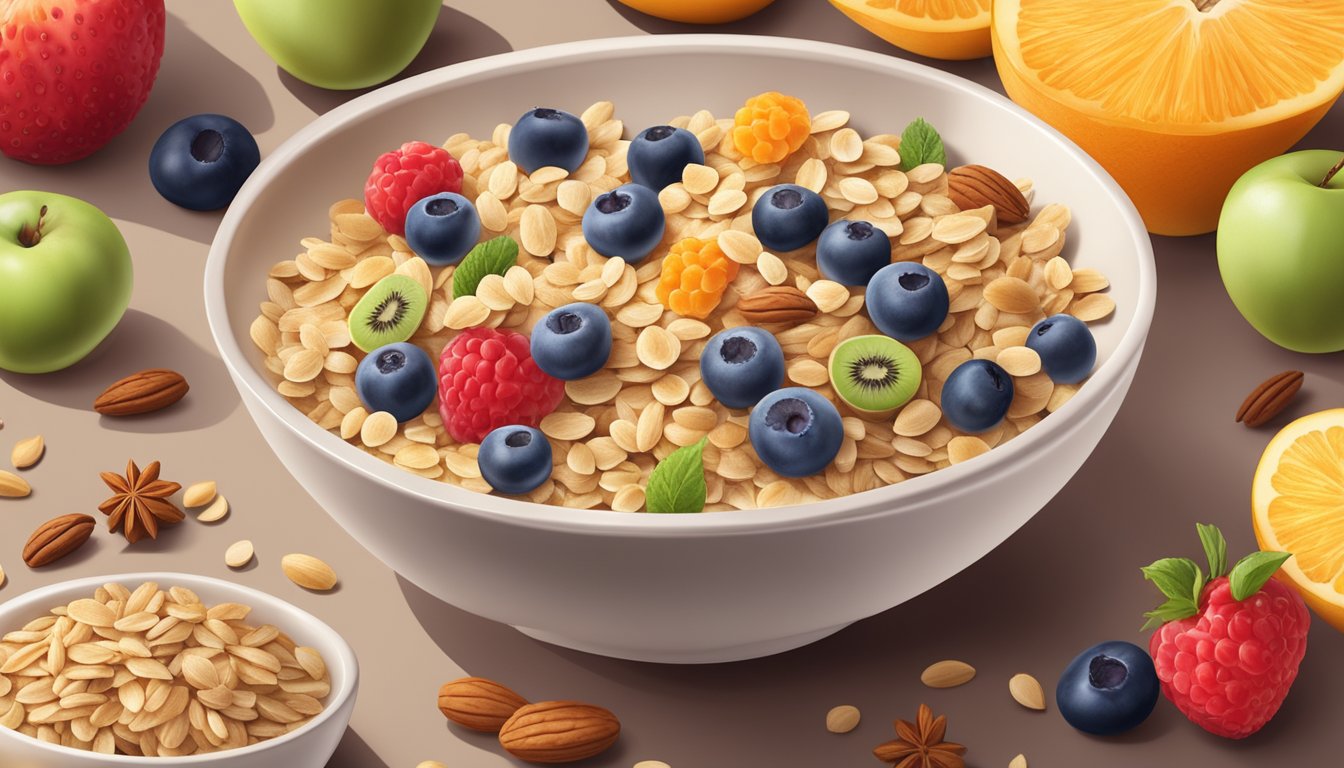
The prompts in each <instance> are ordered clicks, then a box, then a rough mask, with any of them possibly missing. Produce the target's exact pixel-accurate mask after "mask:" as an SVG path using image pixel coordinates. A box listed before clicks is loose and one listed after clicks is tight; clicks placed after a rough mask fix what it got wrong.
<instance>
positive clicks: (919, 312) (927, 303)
mask: <svg viewBox="0 0 1344 768" xmlns="http://www.w3.org/2000/svg"><path fill="white" fill-rule="evenodd" d="M864 302H865V303H866V304H867V305H868V317H869V318H871V319H872V321H873V325H876V326H877V328H878V330H880V331H882V332H883V333H885V334H886V335H888V336H890V337H892V338H893V339H897V340H899V341H918V340H920V339H922V338H924V337H925V336H928V335H929V334H930V333H933V332H934V331H936V330H938V326H940V325H942V324H943V321H944V320H946V319H947V308H948V306H949V301H948V298H947V284H946V283H944V282H943V278H942V277H941V276H939V274H938V273H937V272H934V271H933V270H932V269H929V268H928V267H926V266H924V265H923V264H917V263H915V262H911V261H900V262H897V263H895V264H888V265H887V266H885V267H883V268H881V269H879V270H878V271H877V274H875V275H873V279H872V280H869V281H868V291H867V293H866V294H865V296H864Z"/></svg>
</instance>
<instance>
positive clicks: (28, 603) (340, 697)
mask: <svg viewBox="0 0 1344 768" xmlns="http://www.w3.org/2000/svg"><path fill="white" fill-rule="evenodd" d="M146 581H153V582H156V583H158V584H161V585H162V584H169V585H171V586H180V587H186V588H188V589H193V590H194V589H196V586H194V585H193V583H192V582H194V583H195V585H202V584H204V585H205V588H207V589H218V590H220V591H224V592H228V593H229V594H230V595H231V596H232V597H236V598H241V599H240V600H239V602H244V603H246V604H247V605H249V606H251V607H252V608H256V607H258V606H263V605H264V607H265V608H266V610H268V611H272V612H275V613H280V614H285V615H287V616H289V617H294V618H297V619H299V620H300V621H303V622H305V623H308V624H310V625H311V626H312V627H313V628H314V629H315V631H316V632H317V633H320V634H326V635H327V636H328V637H327V639H329V640H332V641H333V643H332V644H333V645H334V646H335V647H336V650H337V655H336V657H335V659H331V658H325V657H324V659H323V660H324V661H325V662H326V663H327V667H328V669H331V668H333V667H335V668H337V669H339V670H340V678H341V679H340V686H339V687H333V689H332V691H331V694H330V695H328V697H327V700H326V701H325V702H323V707H322V711H321V712H320V713H318V714H317V715H316V716H314V717H313V719H312V720H309V721H308V722H307V723H306V724H304V726H303V727H302V728H299V729H298V730H294V731H290V732H289V733H286V734H285V735H283V736H277V737H275V738H273V739H268V740H266V741H263V742H259V743H257V744H251V745H248V746H246V747H239V748H238V749H229V750H223V751H220V752H210V753H207V754H203V755H185V756H182V757H136V756H134V755H100V754H97V753H94V752H87V751H85V750H82V749H73V748H71V747H64V746H61V745H59V744H49V743H47V742H45V741H39V740H38V739H34V738H32V737H29V736H25V735H23V734H21V733H19V732H17V731H11V730H10V729H8V728H0V741H3V740H5V739H17V740H19V741H21V742H22V743H23V744H26V745H28V746H30V747H37V748H39V749H43V750H46V751H48V752H51V753H53V754H55V755H58V756H60V757H62V758H64V759H79V760H88V761H90V764H91V765H92V764H100V765H101V764H104V763H106V764H110V765H135V764H143V763H144V761H146V760H150V761H153V763H154V764H155V765H207V764H211V763H217V762H224V761H226V760H232V759H235V758H239V759H241V758H248V757H252V756H254V755H259V754H262V753H264V752H266V751H267V750H269V749H274V748H276V747H279V746H281V745H283V744H286V743H288V742H291V741H297V740H299V739H302V738H304V737H305V736H307V735H308V734H311V733H313V732H315V731H316V730H317V729H318V727H319V726H321V725H322V724H324V723H326V721H328V720H330V719H331V718H332V717H334V716H335V715H336V713H337V711H339V710H341V709H342V708H343V707H344V706H345V705H346V704H347V703H348V702H349V700H350V699H351V698H353V697H354V695H355V691H356V690H357V689H358V687H359V660H358V658H357V657H356V656H355V651H354V649H353V648H352V647H351V646H350V643H348V642H347V641H346V640H345V638H344V637H342V636H341V634H340V633H339V632H337V631H336V630H335V629H333V628H332V627H331V626H330V625H329V624H327V623H326V622H324V621H322V620H321V619H319V618H317V617H316V616H314V615H313V614H311V613H309V612H307V611H305V610H303V609H302V608H299V607H298V606H296V605H294V604H293V603H290V602H288V601H287V600H283V599H281V598H279V597H276V596H275V595H272V594H270V593H268V592H262V591H261V590H259V589H254V588H252V587H247V586H243V585H241V584H235V583H234V582H231V581H225V580H223V579H217V578H214V577H213V576H201V575H199V574H191V573H175V572H171V571H144V572H138V573H117V574H110V575H106V576H85V577H81V578H77V579H68V580H66V581H59V582H56V583H55V584H48V585H46V586H42V587H37V588H35V589H31V590H29V591H27V592H24V593H23V594H21V595H19V596H17V597H13V598H10V599H9V600H6V601H4V602H3V603H0V616H9V615H13V614H15V613H17V612H21V611H24V610H26V609H29V608H35V609H37V610H40V611H43V612H45V611H49V610H50V609H51V602H52V601H53V600H59V599H60V598H58V597H56V596H57V595H60V594H63V593H67V592H73V591H75V590H85V592H86V594H92V593H93V591H94V590H96V589H97V588H98V587H101V586H103V585H104V584H107V583H109V582H136V583H137V584H142V583H144V582H146ZM26 621H31V619H26ZM333 661H335V662H336V664H333V663H332V662H333Z"/></svg>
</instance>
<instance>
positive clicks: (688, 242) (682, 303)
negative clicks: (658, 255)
mask: <svg viewBox="0 0 1344 768" xmlns="http://www.w3.org/2000/svg"><path fill="white" fill-rule="evenodd" d="M737 269H738V266H737V262H735V261H733V260H732V259H730V258H728V257H727V256H725V255H724V253H723V251H722V250H720V248H719V244H718V242H717V241H714V240H700V239H697V238H694V237H688V238H686V239H685V240H682V241H681V242H679V243H676V244H674V245H673V246H672V250H671V251H670V252H669V253H668V254H667V257H666V258H664V259H663V276H662V278H661V279H659V281H658V300H659V301H661V302H662V303H663V306H665V307H667V308H668V309H670V310H672V311H673V312H676V313H677V314H678V315H681V316H682V317H698V318H702V319H703V318H705V317H708V316H709V313H710V312H713V311H714V308H715V307H717V306H718V305H719V301H720V300H721V299H722V298H723V291H724V289H725V288H727V287H728V283H730V282H732V281H733V278H735V277H737Z"/></svg>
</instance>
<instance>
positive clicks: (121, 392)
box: [93, 368, 189, 416]
mask: <svg viewBox="0 0 1344 768" xmlns="http://www.w3.org/2000/svg"><path fill="white" fill-rule="evenodd" d="M188 389H189V387H188V386H187V380H186V379H185V378H184V377H183V376H182V374H180V373H178V372H176V371H170V370H168V369H166V368H151V369H149V370H145V371H140V372H139V373H133V374H131V375H130V376H127V377H126V378H124V379H122V380H120V381H118V382H116V383H114V384H113V385H112V386H110V387H108V388H107V389H105V390H103V393H102V394H101V395H99V396H98V399H96V400H94V401H93V410H95V411H97V412H98V413H101V414H103V415H104V416H134V415H137V414H141V413H151V412H153V411H157V410H160V409H163V408H167V407H168V406H170V405H172V404H173V403H176V402H177V401H178V400H181V399H182V397H183V396H184V395H186V394H187V390H188Z"/></svg>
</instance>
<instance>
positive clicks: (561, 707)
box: [499, 701, 621, 763]
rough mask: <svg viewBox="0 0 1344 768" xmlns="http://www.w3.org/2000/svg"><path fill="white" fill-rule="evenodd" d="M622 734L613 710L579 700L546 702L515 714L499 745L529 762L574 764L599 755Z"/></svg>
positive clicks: (509, 721)
mask: <svg viewBox="0 0 1344 768" xmlns="http://www.w3.org/2000/svg"><path fill="white" fill-rule="evenodd" d="M620 735H621V723H620V721H619V720H617V719H616V716H615V715H613V714H612V713H611V712H610V711H608V710H606V709H603V708H602V707H598V706H594V705H592V704H584V703H582V702H578V701H543V702H539V703H536V704H528V705H527V706H525V707H523V708H521V709H519V710H518V711H517V712H514V713H513V717H510V718H509V719H508V721H507V722H505V723H504V726H503V727H502V728H500V730H499V744H500V746H502V747H504V749H506V750H508V751H509V754H511V755H513V756H514V757H516V758H518V759H520V760H526V761H527V762H529V763H571V762H574V761H576V760H583V759H584V758H588V757H592V756H593V755H597V754H600V753H602V752H604V751H606V749H607V748H608V747H610V746H611V745H612V744H615V743H616V739H617V738H618V737H619V736H620Z"/></svg>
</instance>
